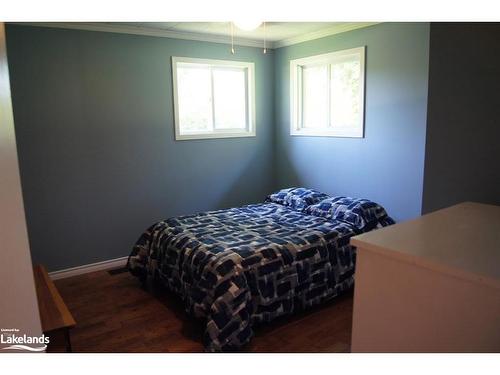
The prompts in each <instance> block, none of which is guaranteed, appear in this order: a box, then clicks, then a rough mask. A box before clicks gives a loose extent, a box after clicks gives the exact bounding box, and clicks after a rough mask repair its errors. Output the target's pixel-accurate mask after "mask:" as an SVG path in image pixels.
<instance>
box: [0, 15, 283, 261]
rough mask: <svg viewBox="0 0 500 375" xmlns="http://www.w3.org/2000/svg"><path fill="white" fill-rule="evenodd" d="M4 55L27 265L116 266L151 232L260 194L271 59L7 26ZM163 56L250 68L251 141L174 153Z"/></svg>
mask: <svg viewBox="0 0 500 375" xmlns="http://www.w3.org/2000/svg"><path fill="white" fill-rule="evenodd" d="M7 43H8V55H9V67H10V70H11V85H12V96H13V106H14V116H15V124H16V135H17V143H18V148H19V159H20V160H19V161H20V169H21V178H22V186H23V194H24V201H25V207H26V213H27V221H28V229H29V238H30V243H31V249H32V255H33V261H34V262H36V263H43V264H45V265H46V266H47V267H48V269H49V270H51V271H53V270H58V269H63V268H67V267H72V266H78V265H82V264H88V263H92V262H97V261H102V260H107V259H112V258H117V257H120V256H125V255H128V253H129V251H130V250H131V247H132V245H133V243H134V242H135V240H136V239H137V237H138V236H139V234H140V233H141V232H142V231H143V230H144V229H145V228H146V227H148V226H149V225H151V224H152V223H154V222H155V221H158V220H160V219H162V218H165V217H168V216H174V215H180V214H189V213H193V212H197V211H203V210H210V209H217V208H223V207H229V206H237V205H241V204H245V203H251V202H260V201H262V200H263V198H264V197H265V195H266V194H268V193H269V192H270V190H272V188H273V186H272V185H273V171H272V162H271V161H272V157H273V156H272V151H273V150H272V147H273V137H274V131H273V123H272V120H273V87H274V81H273V52H272V51H269V53H268V54H267V55H264V54H262V50H261V49H258V48H246V47H237V53H236V55H234V56H233V55H231V54H230V52H229V47H228V46H227V45H223V44H214V43H204V42H195V41H185V40H176V39H167V38H157V37H146V36H136V35H124V34H113V33H100V32H88V31H77V30H61V29H50V28H36V27H27V26H16V25H9V26H8V27H7ZM172 55H173V56H191V57H202V58H220V59H237V60H244V61H253V62H255V72H256V111H257V137H255V138H239V139H230V140H227V139H225V140H224V139H222V140H197V141H177V142H176V141H174V135H173V128H174V127H173V105H172V87H171V80H172V76H171V66H170V61H171V60H170V58H171V56H172Z"/></svg>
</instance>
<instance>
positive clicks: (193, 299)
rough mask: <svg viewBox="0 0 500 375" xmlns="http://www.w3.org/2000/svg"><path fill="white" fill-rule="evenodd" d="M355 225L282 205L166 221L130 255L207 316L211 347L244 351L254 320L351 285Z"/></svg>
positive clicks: (141, 271)
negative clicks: (352, 244)
mask: <svg viewBox="0 0 500 375" xmlns="http://www.w3.org/2000/svg"><path fill="white" fill-rule="evenodd" d="M355 234H356V231H355V230H354V228H353V227H352V226H351V225H349V224H348V223H345V222H342V221H335V220H332V219H330V220H328V219H325V218H323V217H319V216H313V215H309V214H306V213H303V212H300V211H297V210H294V209H291V208H289V207H287V206H283V205H281V204H276V203H264V204H253V205H248V206H243V207H239V208H232V209H227V210H219V211H211V212H205V213H199V214H196V215H190V216H181V217H176V218H171V219H167V220H165V221H161V222H159V223H157V224H154V225H153V226H151V227H150V228H149V229H148V230H147V231H146V232H145V233H144V234H143V235H142V236H141V237H140V239H139V241H138V242H137V244H136V245H135V247H134V249H133V251H132V253H131V255H130V257H129V269H130V271H131V272H132V273H133V274H134V275H136V276H138V277H140V278H146V277H147V276H148V275H154V276H155V277H156V278H158V279H160V280H161V281H162V282H163V283H164V284H165V285H166V286H167V287H168V288H169V289H171V290H172V291H174V292H176V293H177V294H179V295H180V296H181V297H182V298H183V299H184V301H185V304H186V309H187V311H188V312H189V313H191V314H192V315H194V316H196V317H199V318H203V319H205V320H206V331H205V335H204V340H205V345H206V348H207V350H209V351H230V350H236V349H238V348H240V347H241V346H242V345H244V344H246V343H247V342H248V341H249V340H250V339H251V337H252V325H253V324H254V323H257V322H264V321H270V320H272V319H274V318H275V317H277V316H280V315H284V314H288V313H291V312H293V311H295V310H298V309H303V308H306V307H308V306H312V305H316V304H318V303H321V302H323V301H325V300H327V299H330V298H332V297H335V296H336V295H338V294H339V293H341V292H342V291H344V290H346V289H349V288H350V287H351V286H352V285H353V273H354V263H355V249H354V248H353V247H351V246H350V245H349V238H350V237H351V236H353V235H355Z"/></svg>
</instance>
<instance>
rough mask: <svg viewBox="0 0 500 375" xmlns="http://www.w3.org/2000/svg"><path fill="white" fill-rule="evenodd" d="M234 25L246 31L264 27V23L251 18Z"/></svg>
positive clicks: (235, 22)
mask: <svg viewBox="0 0 500 375" xmlns="http://www.w3.org/2000/svg"><path fill="white" fill-rule="evenodd" d="M233 23H234V24H235V25H236V27H237V28H238V29H241V30H244V31H253V30H255V29H257V28H258V27H259V26H260V25H262V21H259V20H252V19H249V18H245V19H242V20H239V21H234V22H233Z"/></svg>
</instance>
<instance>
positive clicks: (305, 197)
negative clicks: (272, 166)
mask: <svg viewBox="0 0 500 375" xmlns="http://www.w3.org/2000/svg"><path fill="white" fill-rule="evenodd" d="M327 198H330V196H329V195H328V194H325V193H322V192H320V191H317V190H314V189H306V188H297V187H293V188H287V189H281V190H280V191H278V192H276V193H274V194H271V195H268V196H267V198H266V202H273V203H278V204H281V205H283V206H287V207H290V208H291V209H293V210H297V211H303V210H305V209H306V208H307V207H309V206H310V205H313V204H316V203H319V202H321V201H323V200H325V199H327Z"/></svg>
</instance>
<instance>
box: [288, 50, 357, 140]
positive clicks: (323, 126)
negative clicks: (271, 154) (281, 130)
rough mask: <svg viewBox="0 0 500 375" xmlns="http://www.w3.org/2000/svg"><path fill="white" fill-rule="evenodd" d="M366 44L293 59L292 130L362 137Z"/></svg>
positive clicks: (304, 133) (316, 134)
mask: <svg viewBox="0 0 500 375" xmlns="http://www.w3.org/2000/svg"><path fill="white" fill-rule="evenodd" d="M364 65H365V47H359V48H353V49H349V50H344V51H339V52H333V53H327V54H324V55H318V56H311V57H306V58H303V59H297V60H292V61H290V90H291V91H290V97H291V103H290V110H291V134H292V135H309V136H332V137H360V138H361V137H363V123H364V87H365V73H364V72H365V68H364Z"/></svg>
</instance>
